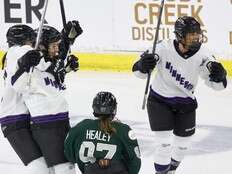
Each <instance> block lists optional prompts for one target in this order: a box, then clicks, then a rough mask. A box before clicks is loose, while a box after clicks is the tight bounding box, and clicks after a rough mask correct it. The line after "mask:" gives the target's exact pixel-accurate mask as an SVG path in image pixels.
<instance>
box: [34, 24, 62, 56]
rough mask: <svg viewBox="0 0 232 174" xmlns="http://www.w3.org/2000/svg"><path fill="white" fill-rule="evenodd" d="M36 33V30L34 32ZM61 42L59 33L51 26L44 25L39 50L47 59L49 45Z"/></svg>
mask: <svg viewBox="0 0 232 174" xmlns="http://www.w3.org/2000/svg"><path fill="white" fill-rule="evenodd" d="M36 33H38V29H37V30H36ZM59 40H61V33H60V32H59V31H58V30H56V29H55V28H54V27H52V26H48V25H44V26H43V28H42V31H41V37H40V43H39V45H40V50H41V51H42V52H43V53H44V55H45V57H48V55H49V53H48V49H49V44H51V43H54V42H57V41H59Z"/></svg>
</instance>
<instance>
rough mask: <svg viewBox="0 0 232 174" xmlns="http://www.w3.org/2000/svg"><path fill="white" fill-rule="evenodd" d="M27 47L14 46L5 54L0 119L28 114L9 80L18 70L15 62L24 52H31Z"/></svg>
mask: <svg viewBox="0 0 232 174" xmlns="http://www.w3.org/2000/svg"><path fill="white" fill-rule="evenodd" d="M31 49H32V47H30V46H29V45H25V46H14V47H11V48H9V50H8V52H7V54H6V64H5V65H6V66H5V68H4V71H5V74H6V77H5V80H4V86H3V92H2V99H1V103H0V118H3V117H7V116H16V117H17V116H18V115H23V114H29V112H28V109H27V107H26V105H25V103H24V100H23V98H22V94H21V93H18V92H17V91H16V90H15V89H14V88H13V86H12V84H11V78H12V76H13V75H14V74H15V72H16V70H17V69H18V66H17V61H18V59H20V58H21V57H22V56H23V55H24V54H25V53H26V52H28V51H29V50H31Z"/></svg>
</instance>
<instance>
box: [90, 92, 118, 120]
mask: <svg viewBox="0 0 232 174" xmlns="http://www.w3.org/2000/svg"><path fill="white" fill-rule="evenodd" d="M92 108H93V114H94V116H95V117H99V116H105V117H109V118H111V119H113V118H114V116H115V115H116V112H117V102H116V98H115V97H114V95H113V94H112V93H110V92H99V93H97V95H96V96H95V97H94V99H93V105H92Z"/></svg>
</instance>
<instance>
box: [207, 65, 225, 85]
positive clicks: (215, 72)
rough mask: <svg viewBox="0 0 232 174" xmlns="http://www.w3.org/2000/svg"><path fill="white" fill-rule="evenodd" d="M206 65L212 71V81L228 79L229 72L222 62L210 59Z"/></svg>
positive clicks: (210, 76)
mask: <svg viewBox="0 0 232 174" xmlns="http://www.w3.org/2000/svg"><path fill="white" fill-rule="evenodd" d="M206 66H207V68H208V70H209V72H210V75H209V78H210V81H213V82H216V83H219V82H223V81H225V80H226V74H227V73H226V70H225V69H224V67H223V66H222V64H221V63H218V62H212V61H210V62H208V63H207V65H206Z"/></svg>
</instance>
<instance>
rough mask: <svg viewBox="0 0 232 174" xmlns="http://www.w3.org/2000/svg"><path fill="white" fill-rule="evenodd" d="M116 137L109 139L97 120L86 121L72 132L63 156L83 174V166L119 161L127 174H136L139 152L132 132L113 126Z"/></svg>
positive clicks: (127, 127) (109, 136)
mask: <svg viewBox="0 0 232 174" xmlns="http://www.w3.org/2000/svg"><path fill="white" fill-rule="evenodd" d="M112 125H113V127H114V128H115V129H116V133H114V134H112V135H110V134H107V133H105V132H104V131H102V130H101V129H100V120H98V119H96V120H92V119H85V120H83V121H81V122H80V123H78V124H77V125H76V126H75V127H73V128H71V130H70V131H69V133H68V135H67V138H66V140H65V144H64V146H65V156H66V158H67V159H68V160H69V161H70V162H73V163H77V165H78V167H79V169H80V170H81V171H82V172H84V168H85V165H88V164H90V163H94V162H95V161H96V160H98V159H112V160H119V161H122V162H123V163H124V164H125V165H126V166H127V168H128V171H129V173H130V174H137V173H138V172H139V169H140V166H141V159H140V150H139V146H138V142H137V139H136V137H135V134H134V133H133V131H132V130H131V128H130V127H129V126H128V125H126V124H123V123H121V122H116V121H113V122H112Z"/></svg>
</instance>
